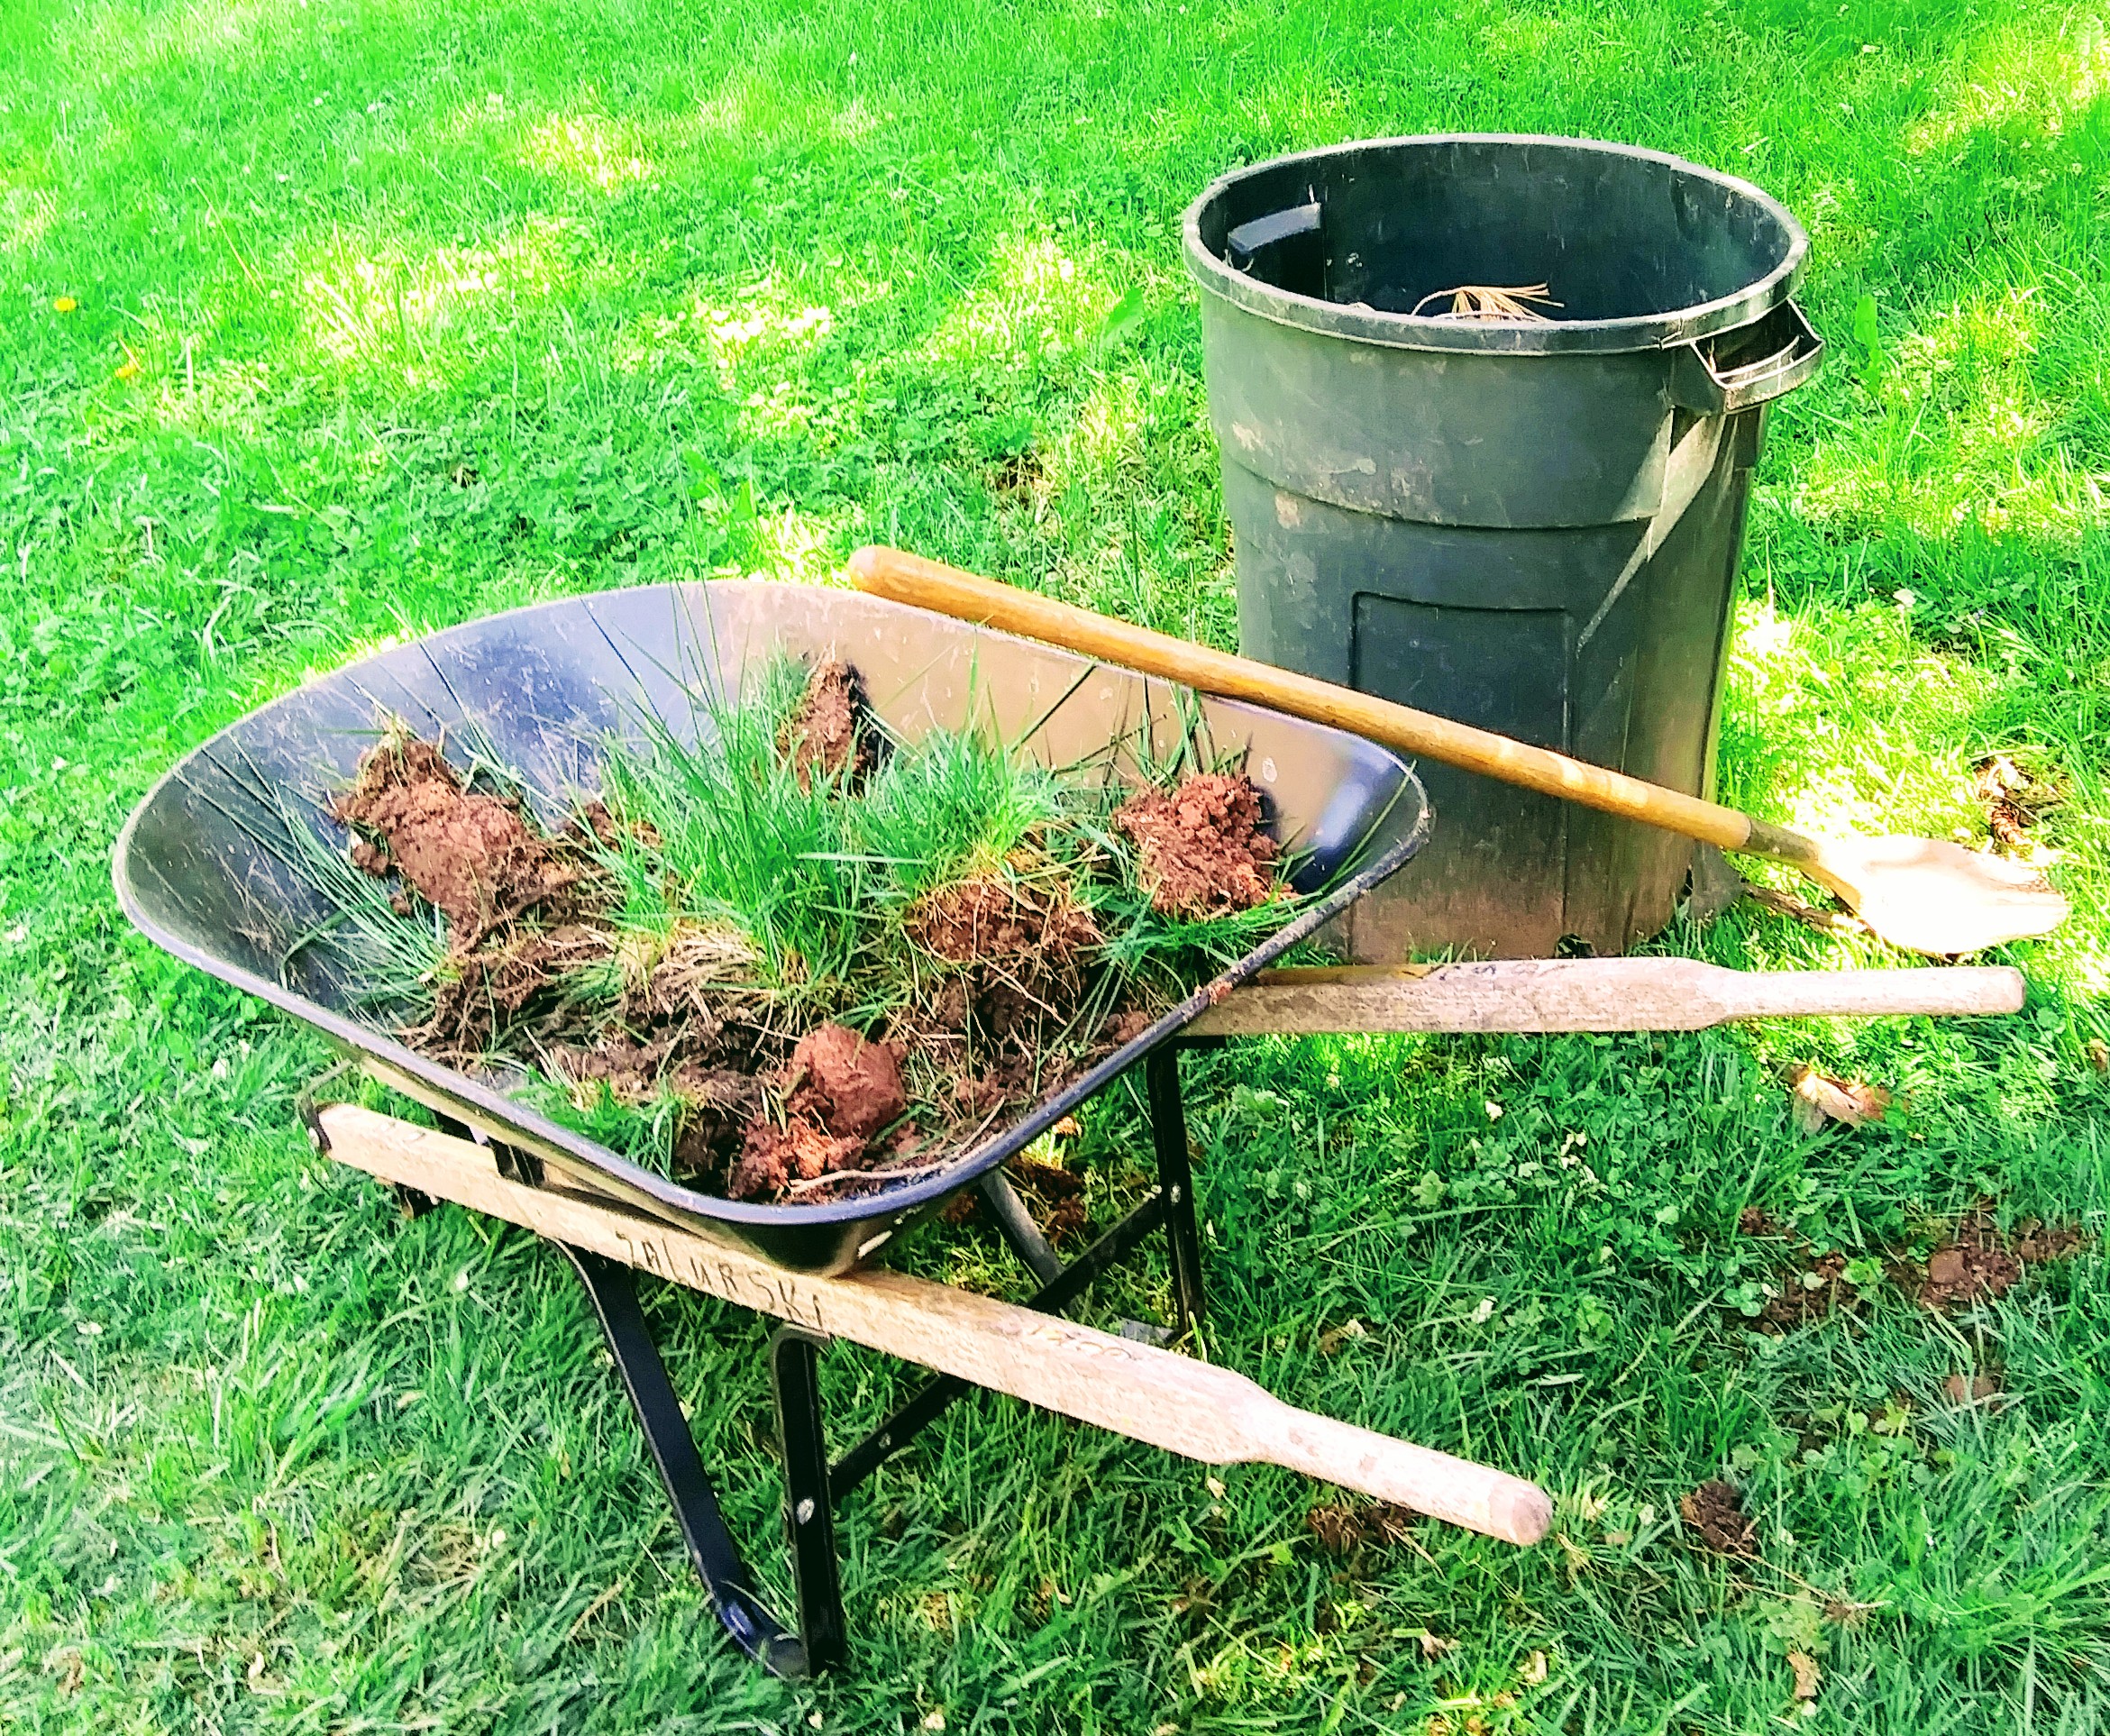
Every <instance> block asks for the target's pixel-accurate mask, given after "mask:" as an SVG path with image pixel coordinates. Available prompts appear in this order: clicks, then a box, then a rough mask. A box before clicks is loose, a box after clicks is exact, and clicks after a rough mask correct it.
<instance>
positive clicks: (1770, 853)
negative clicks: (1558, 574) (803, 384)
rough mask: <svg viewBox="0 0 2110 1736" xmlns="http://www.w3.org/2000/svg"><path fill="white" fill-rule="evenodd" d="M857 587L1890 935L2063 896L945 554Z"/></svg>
mask: <svg viewBox="0 0 2110 1736" xmlns="http://www.w3.org/2000/svg"><path fill="white" fill-rule="evenodd" d="M850 570H851V571H852V572H853V573H854V575H855V576H856V580H857V584H858V587H859V589H863V590H867V591H870V592H872V594H873V595H875V596H880V597H887V598H892V599H893V600H894V601H896V602H900V603H912V604H915V605H916V606H917V607H918V608H927V609H932V610H935V611H936V613H938V614H940V615H950V616H952V617H955V618H956V619H959V620H964V621H973V622H976V623H979V624H980V625H982V626H991V627H995V628H998V629H1000V630H1001V631H1003V632H1006V633H1017V634H1022V635H1025V636H1026V637H1028V638H1030V639H1038V640H1040V641H1042V642H1043V643H1045V644H1051V645H1061V646H1063V647H1064V648H1066V649H1068V650H1071V651H1079V652H1082V653H1085V654H1086V655H1088V656H1092V657H1097V658H1100V659H1101V660H1103V661H1104V662H1110V663H1119V664H1120V665H1121V666H1122V667H1124V668H1127V669H1134V670H1140V671H1141V672H1143V673H1145V674H1146V675H1156V676H1161V677H1163V678H1164V679H1165V680H1166V681H1179V682H1182V683H1183V684H1184V685H1186V686H1188V687H1192V688H1195V689H1197V690H1200V691H1201V692H1204V693H1216V694H1220V695H1222V696H1224V697H1225V698H1228V699H1247V700H1250V701H1252V702H1253V703H1254V704H1256V705H1265V706H1269V707H1272V708H1274V709H1275V710H1277V711H1286V712H1288V713H1289V714H1290V715H1291V716H1292V717H1309V718H1311V719H1312V720H1313V721H1314V722H1317V723H1323V724H1331V725H1333V726H1336V727H1337V728H1341V729H1347V730H1352V731H1354V732H1355V733H1356V735H1358V736H1366V737H1367V738H1368V739H1370V740H1371V741H1374V742H1379V743H1382V744H1383V745H1385V746H1387V747H1392V748H1397V749H1399V750H1400V751H1401V752H1402V753H1407V754H1420V755H1423V756H1425V757H1426V758H1429V759H1432V760H1439V761H1441V762H1442V763H1444V764H1446V765H1455V766H1458V767H1461V768H1462V769H1464V770H1465V771H1467V772H1479V773H1480V774H1481V775H1483V776H1484V777H1490V778H1496V779H1499V780H1500V781H1503V782H1504V783H1513V784H1517V785H1519V786H1521V788H1523V789H1526V790H1538V791H1539V793H1540V794H1541V795H1547V796H1558V797H1561V798H1564V799H1567V800H1568V801H1573V802H1580V803H1581V804H1582V805H1583V806H1584V807H1585V808H1596V809H1603V811H1604V812H1605V813H1608V814H1617V815H1619V816H1621V818H1625V819H1632V820H1640V821H1641V822H1642V823H1643V824H1644V825H1649V826H1657V827H1662V828H1663V829H1664V830H1665V831H1667V832H1675V833H1676V834H1677V835H1678V836H1680V837H1688V838H1696V839H1698V840H1699V841H1700V842H1701V843H1703V844H1712V845H1717V846H1718V847H1720V848H1721V849H1723V850H1731V851H1734V852H1736V853H1737V854H1741V855H1747V856H1762V857H1764V858H1765V859H1766V860H1767V861H1769V862H1783V863H1787V864H1788V865H1789V866H1790V867H1793V868H1796V869H1799V870H1800V871H1801V872H1802V873H1804V874H1806V875H1808V876H1809V877H1810V878H1811V879H1812V880H1813V881H1815V882H1817V883H1818V884H1819V885H1821V886H1822V887H1824V888H1825V889H1826V890H1827V891H1832V892H1835V893H1837V894H1838V895H1839V897H1840V898H1841V900H1843V901H1844V902H1845V903H1846V905H1847V907H1848V908H1849V909H1851V910H1852V911H1853V912H1854V914H1855V915H1857V916H1859V918H1860V919H1861V920H1862V921H1863V922H1865V923H1867V924H1868V927H1870V928H1871V929H1873V930H1874V931H1875V932H1876V933H1877V934H1878V935H1880V936H1882V937H1883V938H1884V939H1886V940H1887V941H1889V942H1890V943H1891V944H1892V945H1893V946H1902V947H1904V949H1905V950H1906V951H1908V952H1914V953H1925V954H1928V955H1931V956H1933V957H1937V958H1941V957H1950V956H1953V955H1957V954H1959V953H1975V952H1977V951H1978V950H1979V949H1980V948H1981V947H1985V946H2000V945H2001V944H2002V943H2004V942H2006V941H2010V940H2023V939H2027V938H2028V937H2030V936H2032V935H2041V934H2048V933H2049V932H2050V931H2051V929H2053V928H2056V927H2058V926H2059V925H2060V923H2061V922H2063V921H2065V920H2066V900H2065V899H2063V898H2062V897H2060V895H2059V893H2058V892H2056V891H2053V890H2052V888H2051V886H2050V885H2049V884H2048V883H2046V882H2045V881H2044V879H2043V877H2042V876H2041V875H2040V874H2037V873H2033V872H2032V871H2031V870H2030V869H2027V868H2024V867H2023V866H2021V865H2019V864H2017V863H2011V862H2007V861H2004V860H2003V859H2001V858H2000V857H1998V856H1990V855H1987V854H1983V853H1981V852H1979V851H1977V850H1967V849H1965V848H1964V847H1963V846H1962V845H1957V844H1942V843H1937V842H1935V841H1933V840H1932V839H1929V838H1914V837H1902V836H1892V837H1861V836H1845V837H1822V838H1817V837H1805V836H1804V835H1803V834H1801V833H1800V832H1791V831H1789V830H1788V829H1787V828H1786V827H1783V826H1775V825H1772V824H1770V823H1769V822H1767V821H1766V820H1760V819H1753V818H1751V817H1750V816H1749V814H1740V813H1739V812H1738V811H1737V810H1736V809H1733V808H1724V807H1722V806H1721V805H1720V804H1719V803H1716V802H1711V801H1702V800H1701V799H1699V798H1698V797H1697V796H1687V795H1683V794H1681V793H1680V792H1678V791H1677V790H1666V789H1664V788H1662V787H1661V786H1660V785H1658V784H1653V783H1645V782H1643V781H1641V780H1640V778H1630V777H1628V776H1627V775H1626V774H1625V773H1624V772H1612V771H1608V770H1607V769H1606V768H1605V767H1603V766H1601V765H1589V764H1585V763H1584V762H1583V761H1581V760H1571V759H1569V758H1568V757H1567V754H1556V753H1555V752H1553V750H1552V749H1550V748H1545V747H1532V746H1529V745H1526V744H1525V743H1523V742H1519V741H1512V740H1511V739H1510V738H1509V737H1508V736H1497V735H1495V734H1493V732H1492V731H1490V730H1485V729H1475V728H1474V727H1473V726H1471V725H1470V724H1462V723H1456V722H1454V721H1452V720H1451V719H1450V718H1448V717H1436V716H1435V715H1433V714H1432V713H1430V712H1427V711H1416V710H1413V709H1411V708H1409V707H1407V706H1403V705H1393V703H1392V702H1391V701H1390V700H1387V699H1376V698H1375V697H1373V696H1372V695H1370V694H1367V693H1357V692H1356V691H1355V690H1353V689H1351V688H1345V687H1337V686H1335V685H1334V684H1333V683H1332V682H1331V681H1318V680H1316V679H1314V678H1313V677H1311V676H1309V675H1299V674H1296V673H1293V672H1291V671H1289V670H1284V669H1276V668H1274V667H1272V666H1271V665H1269V664H1266V663H1256V662H1251V661H1249V660H1248V659H1247V658H1244V657H1234V656H1232V655H1230V654H1229V653H1228V652H1221V651H1211V650H1210V649H1209V648H1208V647H1207V646H1205V645H1197V644H1190V643H1188V642H1187V641H1186V640H1184V639H1174V638H1172V637H1170V636H1168V635H1165V634H1162V633H1153V632H1151V631H1150V630H1149V629H1148V628H1147V627H1139V626H1130V625H1129V624H1128V622H1126V621H1116V620H1111V619H1110V618H1108V617H1106V616H1103V615H1094V614H1093V613H1092V611H1091V610H1089V609H1082V608H1075V607H1073V605H1071V604H1068V603H1058V602H1056V601H1055V600H1054V599H1053V598H1046V597H1039V596H1036V595H1035V594H1034V593H1033V592H1031V591H1026V590H1019V589H1015V588H1014V587H1012V586H1009V585H1000V584H996V583H993V582H991V580H987V579H978V578H976V577H975V576H974V575H973V573H967V572H962V571H959V570H958V569H957V568H955V567H948V566H945V565H942V564H940V563H939V562H936V561H926V560H923V559H922V558H920V557H919V556H917V555H913V554H905V553H902V552H901V551H900V550H899V549H890V548H879V547H872V548H863V549H859V550H858V551H857V553H855V554H854V555H852V556H851V557H850Z"/></svg>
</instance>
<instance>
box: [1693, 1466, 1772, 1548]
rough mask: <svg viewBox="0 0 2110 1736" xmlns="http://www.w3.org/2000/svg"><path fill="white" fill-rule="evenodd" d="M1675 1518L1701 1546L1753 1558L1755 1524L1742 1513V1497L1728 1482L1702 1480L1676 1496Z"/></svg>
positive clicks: (1755, 1543) (1756, 1541)
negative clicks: (1690, 1490)
mask: <svg viewBox="0 0 2110 1736" xmlns="http://www.w3.org/2000/svg"><path fill="white" fill-rule="evenodd" d="M1677 1512H1678V1517H1679V1518H1680V1519H1682V1520H1684V1521H1685V1529H1686V1530H1690V1531H1691V1532H1692V1533H1693V1536H1694V1540H1696V1541H1697V1542H1698V1543H1699V1545H1700V1547H1701V1548H1702V1549H1706V1550H1709V1551H1711V1552H1712V1553H1713V1554H1715V1555H1726V1556H1728V1557H1730V1558H1731V1559H1734V1560H1739V1561H1750V1560H1755V1559H1756V1558H1758V1524H1757V1522H1756V1521H1753V1520H1751V1519H1749V1518H1748V1517H1747V1516H1746V1515H1745V1512H1744V1500H1743V1496H1742V1495H1740V1494H1738V1493H1737V1489H1736V1485H1734V1484H1732V1483H1723V1482H1722V1481H1720V1480H1719V1479H1715V1480H1712V1481H1709V1482H1706V1483H1703V1484H1701V1485H1699V1487H1698V1488H1696V1489H1694V1490H1693V1491H1692V1492H1691V1493H1690V1494H1684V1495H1681V1496H1679V1497H1678V1503H1677Z"/></svg>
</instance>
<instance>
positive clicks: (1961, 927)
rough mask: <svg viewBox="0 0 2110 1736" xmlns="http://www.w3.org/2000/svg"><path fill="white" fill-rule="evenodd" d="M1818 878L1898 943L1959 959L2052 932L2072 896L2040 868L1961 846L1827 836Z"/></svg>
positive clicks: (1815, 872) (1815, 868)
mask: <svg viewBox="0 0 2110 1736" xmlns="http://www.w3.org/2000/svg"><path fill="white" fill-rule="evenodd" d="M1809 872H1810V873H1811V874H1812V876H1813V878H1814V879H1817V880H1820V881H1822V882H1823V883H1824V884H1825V885H1827V886H1829V887H1830V888H1831V890H1832V891H1835V892H1837V893H1838V894H1839V896H1840V897H1841V898H1842V899H1844V900H1846V901H1847V903H1848V904H1850V905H1851V906H1852V907H1853V909H1854V912H1855V914H1856V915H1858V916H1859V918H1861V920H1862V921H1863V922H1865V923H1867V924H1868V927H1871V928H1872V929H1874V930H1875V931H1876V932H1877V934H1879V935H1881V936H1882V937H1883V938H1884V939H1886V940H1887V941H1889V942H1890V943H1891V944H1892V945H1893V946H1903V947H1904V948H1905V949H1906V950H1907V951H1908V952H1914V953H1925V954H1928V955H1930V956H1932V957H1936V958H1951V957H1954V956H1956V955H1959V954H1961V953H1975V952H1978V950H1979V949H1981V948H1982V947H1986V946H2002V945H2004V944H2005V943H2006V942H2008V941H2011V940H2027V939H2029V938H2030V937H2032V936H2035V935H2042V934H2049V933H2050V932H2051V930H2052V929H2054V928H2056V927H2058V926H2059V925H2060V923H2061V922H2064V921H2065V920H2066V914H2067V906H2066V900H2065V899H2064V898H2063V897H2061V896H2060V894H2059V892H2057V891H2054V890H2053V888H2052V887H2051V883H2050V882H2048V881H2046V880H2045V878H2044V876H2043V875H2042V874H2041V873H2039V872H2038V871H2037V870H2035V869H2033V868H2030V867H2027V866H2025V865H2024V864H2023V863H2017V862H2010V861H2008V860H2007V859H2006V858H2005V857H2003V856H1994V855H1987V854H1985V853H1984V852H1982V851H1978V850H1967V849H1965V848H1964V846H1963V845H1960V844H1941V843H1936V842H1934V841H1932V840H1931V839H1928V838H1914V837H1903V836H1890V837H1880V838H1826V839H1824V840H1823V843H1822V849H1821V853H1820V854H1819V857H1818V860H1817V861H1816V863H1813V864H1812V865H1811V866H1810V870H1809Z"/></svg>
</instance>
